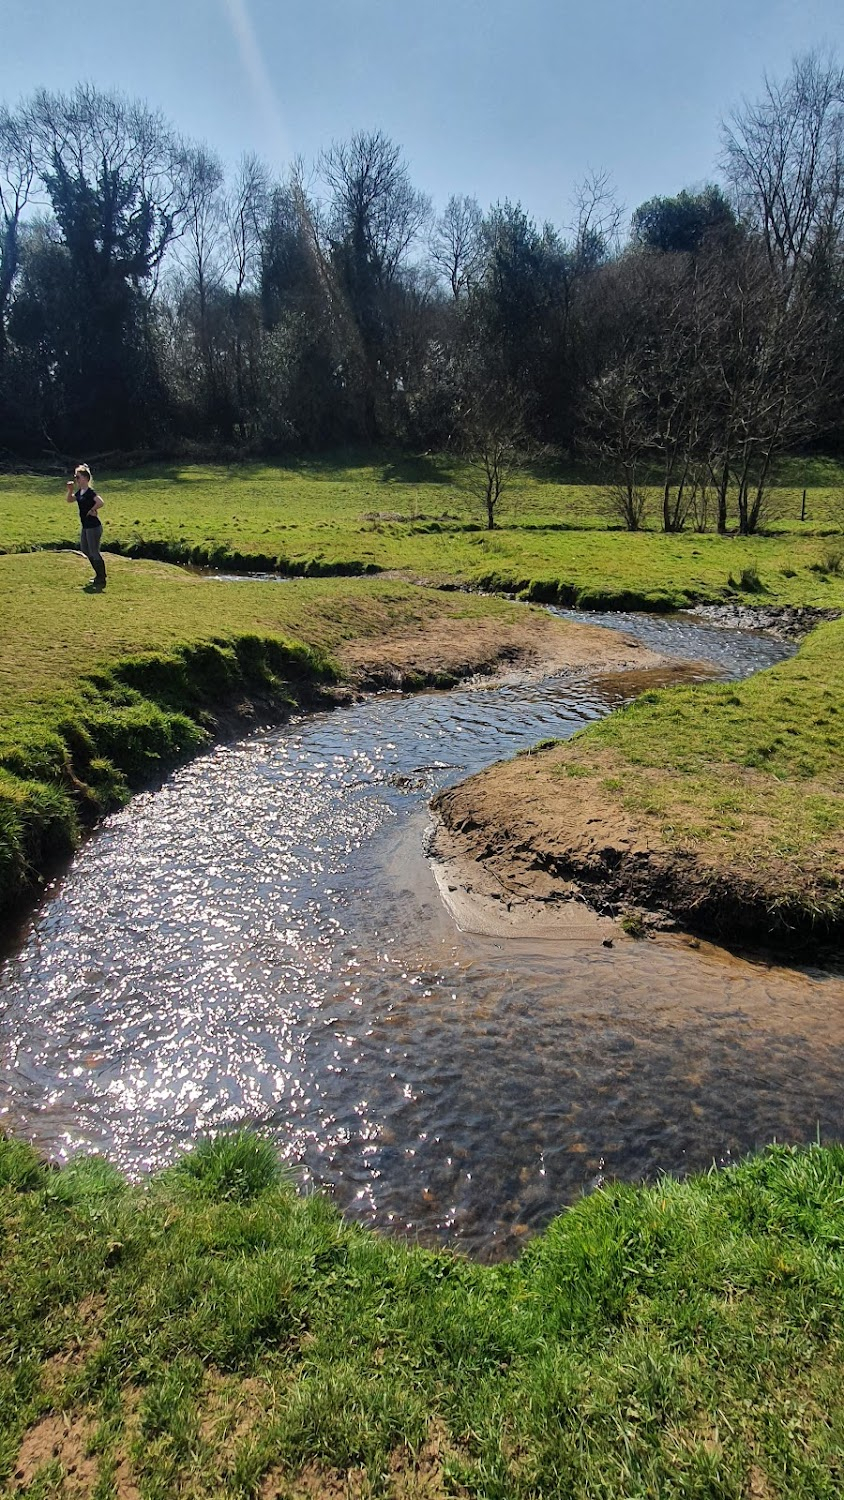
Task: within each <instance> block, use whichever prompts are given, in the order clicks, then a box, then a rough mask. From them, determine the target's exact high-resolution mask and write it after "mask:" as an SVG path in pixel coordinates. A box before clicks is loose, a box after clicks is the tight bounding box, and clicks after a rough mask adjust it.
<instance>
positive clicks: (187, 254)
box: [177, 146, 228, 407]
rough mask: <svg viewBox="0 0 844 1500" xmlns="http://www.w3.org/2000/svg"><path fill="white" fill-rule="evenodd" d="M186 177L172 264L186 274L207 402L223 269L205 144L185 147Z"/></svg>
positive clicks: (219, 211) (218, 172)
mask: <svg viewBox="0 0 844 1500" xmlns="http://www.w3.org/2000/svg"><path fill="white" fill-rule="evenodd" d="M184 171H185V178H186V190H185V208H184V233H183V236H182V239H181V242H180V244H179V246H178V250H177V262H178V264H179V266H180V267H181V269H182V272H183V274H184V275H185V277H186V279H187V280H186V286H185V288H184V299H183V300H186V301H187V302H188V304H192V306H193V308H194V311H195V316H194V319H193V321H194V322H195V327H196V334H197V337H198V341H199V353H200V357H201V361H202V369H203V371H204V377H205V382H206V386H207V396H208V401H209V404H210V405H211V406H212V407H213V405H214V399H215V398H214V391H215V385H216V372H215V359H214V352H215V351H214V341H213V339H212V333H211V301H212V299H213V298H214V297H215V296H216V295H217V294H218V293H219V291H220V288H221V286H222V284H223V279H224V276H225V273H226V269H227V260H228V253H227V245H226V227H227V226H226V213H225V200H224V197H223V180H224V179H223V168H222V165H221V163H220V161H219V158H218V157H217V156H215V155H214V154H213V152H211V151H209V150H208V149H207V147H205V146H191V147H186V148H185V153H184Z"/></svg>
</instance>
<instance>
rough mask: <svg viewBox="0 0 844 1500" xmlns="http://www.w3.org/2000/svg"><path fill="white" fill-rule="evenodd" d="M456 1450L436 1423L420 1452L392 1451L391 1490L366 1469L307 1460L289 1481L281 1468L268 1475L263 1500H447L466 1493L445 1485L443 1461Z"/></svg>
mask: <svg viewBox="0 0 844 1500" xmlns="http://www.w3.org/2000/svg"><path fill="white" fill-rule="evenodd" d="M456 1452H457V1450H456V1449H455V1447H454V1444H453V1443H451V1441H450V1440H449V1438H448V1436H447V1434H446V1433H445V1432H444V1431H443V1430H442V1429H441V1428H440V1427H439V1426H438V1425H437V1424H436V1423H433V1424H432V1426H431V1430H430V1433H429V1436H428V1441H427V1442H426V1443H425V1444H424V1445H423V1446H422V1448H420V1450H419V1452H418V1453H412V1452H411V1451H410V1450H409V1449H407V1448H397V1449H395V1450H394V1451H393V1453H392V1454H391V1455H390V1465H389V1473H388V1476H387V1477H386V1489H385V1488H384V1485H383V1483H382V1482H381V1476H379V1483H378V1484H374V1483H373V1481H372V1479H371V1478H370V1476H369V1475H368V1474H367V1472H366V1469H349V1470H348V1471H345V1472H344V1471H342V1470H340V1469H330V1468H329V1467H328V1466H327V1465H326V1464H319V1463H314V1464H308V1465H307V1466H306V1467H305V1468H304V1469H303V1470H302V1471H301V1472H300V1473H299V1474H297V1476H296V1478H295V1479H286V1478H285V1477H284V1475H283V1473H282V1472H281V1470H278V1469H272V1470H270V1472H269V1473H268V1474H266V1475H265V1476H264V1481H263V1483H262V1485H261V1500H369V1497H370V1496H374V1495H376V1494H379V1495H383V1494H384V1493H386V1494H387V1495H389V1496H390V1500H446V1496H460V1495H465V1494H466V1493H467V1492H466V1490H464V1489H463V1487H462V1485H457V1486H455V1484H454V1482H453V1481H450V1482H449V1483H446V1479H445V1472H444V1460H445V1459H446V1458H447V1457H448V1456H449V1455H452V1456H453V1455H455V1454H456Z"/></svg>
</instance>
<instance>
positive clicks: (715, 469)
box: [701, 239, 830, 535]
mask: <svg viewBox="0 0 844 1500" xmlns="http://www.w3.org/2000/svg"><path fill="white" fill-rule="evenodd" d="M701 298H702V300H703V301H704V302H708V304H709V309H710V313H711V315H710V317H709V319H708V323H707V327H706V330H705V337H704V341H703V348H702V354H701V363H702V368H703V376H704V380H705V388H706V390H707V392H708V396H709V420H708V424H707V432H706V445H707V467H708V470H709V473H710V475H711V478H712V481H713V484H714V486H715V489H716V493H717V498H718V529H719V531H723V530H725V529H726V517H727V496H728V492H729V491H730V490H732V491H734V493H735V495H736V501H737V506H738V519H739V531H740V532H742V533H743V534H745V535H749V534H751V533H753V532H755V531H758V529H759V527H760V525H761V523H762V521H763V520H764V515H765V507H766V504H767V500H768V494H769V487H770V479H771V471H772V467H773V463H774V460H775V459H776V458H777V457H778V455H779V454H781V453H782V452H784V451H786V450H787V449H788V447H789V446H790V445H793V444H794V443H795V442H799V441H801V440H805V438H806V437H808V436H809V434H810V433H811V431H812V428H813V424H814V421H815V419H816V414H817V411H818V403H819V398H820V395H821V393H822V392H823V390H824V387H825V386H826V385H827V384H828V376H829V375H830V371H829V364H828V361H829V352H828V346H826V345H825V343H824V340H823V337H822V332H823V324H824V318H825V313H824V309H823V305H822V303H821V302H819V300H818V298H817V297H816V296H815V295H814V290H813V288H812V286H811V284H810V283H809V282H801V283H799V284H795V285H794V286H793V287H792V289H791V291H790V293H789V294H788V295H784V293H783V288H782V283H781V280H780V276H779V272H778V270H777V269H776V268H773V267H772V266H771V263H770V260H769V258H768V255H767V252H766V249H765V247H764V246H763V245H760V244H759V242H758V241H756V240H753V239H748V240H746V241H745V242H744V243H742V244H741V245H739V246H738V247H734V248H733V249H732V250H731V251H730V252H729V253H728V254H724V255H713V257H712V258H711V260H710V261H709V263H708V264H707V265H706V266H705V267H704V275H703V278H702V283H701Z"/></svg>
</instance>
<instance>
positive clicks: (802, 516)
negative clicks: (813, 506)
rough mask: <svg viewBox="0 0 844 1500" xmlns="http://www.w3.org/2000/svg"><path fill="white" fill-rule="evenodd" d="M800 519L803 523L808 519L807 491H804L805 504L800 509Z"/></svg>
mask: <svg viewBox="0 0 844 1500" xmlns="http://www.w3.org/2000/svg"><path fill="white" fill-rule="evenodd" d="M800 519H801V521H805V519H806V491H805V490H804V491H803V504H802V505H801V507H800Z"/></svg>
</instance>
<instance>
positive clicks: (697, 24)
mask: <svg viewBox="0 0 844 1500" xmlns="http://www.w3.org/2000/svg"><path fill="white" fill-rule="evenodd" d="M0 39H1V44H0V97H2V98H3V99H5V100H6V101H7V102H8V103H13V102H15V101H16V100H17V99H18V98H20V97H21V96H24V95H26V94H27V93H29V92H31V91H32V90H33V89H35V88H37V87H39V86H44V87H47V88H51V89H55V88H67V87H70V86H72V85H73V83H74V82H75V81H77V80H78V79H85V80H92V81H94V82H95V83H97V84H98V85H99V86H100V87H102V88H103V89H121V90H123V91H124V92H126V93H129V94H133V95H138V96H141V97H143V98H144V99H146V100H147V101H148V102H149V103H150V104H152V105H154V106H156V107H158V108H160V109H161V110H162V111H163V112H164V113H165V114H166V115H167V116H168V117H169V118H170V119H171V120H172V121H173V122H174V123H175V124H176V125H177V126H178V127H179V129H180V130H182V131H183V132H184V133H185V134H187V135H190V136H193V137H194V138H196V139H200V140H204V141H206V142H207V143H208V144H209V145H211V146H213V147H214V148H216V149H217V150H218V151H219V153H220V154H221V156H222V157H223V158H224V160H226V161H227V162H230V163H233V162H234V161H235V160H236V158H237V157H238V156H239V155H240V153H241V152H243V151H246V150H257V151H258V152H259V153H260V154H261V155H263V156H264V157H265V158H266V159H267V160H268V162H269V163H270V165H271V166H272V167H274V168H275V169H277V170H279V171H282V170H283V168H284V166H285V164H286V163H287V162H288V161H289V160H290V159H291V157H292V156H294V155H295V154H301V155H303V156H304V157H305V158H306V159H310V158H312V157H314V156H315V155H316V153H317V152H318V151H319V149H320V147H321V146H325V145H329V144H330V143H331V141H332V140H335V139H342V138H344V137H347V136H349V135H350V134H352V132H353V131H355V130H358V129H372V128H376V127H380V128H382V129H383V130H385V131H386V133H387V134H388V135H390V136H391V137H392V138H393V139H394V140H395V141H398V142H399V143H400V144H401V145H402V147H403V148H404V151H405V155H406V158H407V160H408V162H409V165H410V169H411V175H412V177H413V180H414V183H415V184H416V186H417V187H419V188H422V189H423V190H424V191H426V192H428V193H429V194H431V196H432V197H433V199H434V201H435V203H436V204H437V205H439V206H441V205H442V204H443V203H444V202H445V200H446V198H447V197H448V196H449V194H450V193H453V192H457V193H462V192H466V193H474V194H476V195H477V197H478V198H479V200H480V202H481V204H482V206H484V207H486V206H487V205H488V204H489V203H490V202H493V201H494V200H496V199H503V198H505V197H510V198H512V199H520V200H521V202H522V203H523V205H524V207H525V208H526V209H527V210H528V211H529V212H530V213H531V214H532V215H533V216H534V217H535V218H537V219H538V220H542V219H545V218H548V219H551V220H552V221H553V222H554V223H556V224H558V225H565V224H566V223H567V222H568V220H569V219H570V217H571V196H572V192H573V189H574V186H575V184H576V183H577V181H578V180H580V179H581V178H582V177H583V175H584V173H585V172H586V171H587V169H590V168H591V169H595V170H606V171H608V172H609V173H610V174H611V176H612V178H613V180H614V182H615V184H616V186H617V188H618V191H619V195H620V197H621V200H622V202H623V203H624V204H625V205H626V206H627V209H628V210H631V209H632V208H634V207H635V206H636V205H637V204H638V203H640V202H642V201H643V200H644V199H645V198H649V197H651V196H653V195H654V194H656V193H672V192H676V191H677V190H679V189H680V188H681V187H683V186H687V185H693V184H696V183H700V182H702V181H704V180H706V179H708V178H711V177H712V176H713V175H715V173H716V163H717V155H718V127H719V120H720V118H721V116H722V115H723V114H725V113H726V112H727V111H728V110H729V108H730V106H731V105H732V104H734V103H736V102H737V101H738V100H739V99H740V98H741V96H742V95H743V94H744V95H749V96H753V95H754V94H755V93H756V92H757V91H758V88H759V85H760V83H761V80H762V76H763V74H764V72H765V71H767V72H769V73H771V74H773V75H777V74H783V73H785V72H787V70H788V67H789V64H790V60H791V58H792V56H793V55H794V53H796V52H799V51H803V50H806V49H807V48H808V47H811V46H815V45H823V44H826V45H829V46H831V47H833V48H834V49H835V50H836V51H837V52H838V54H839V56H840V57H841V58H842V60H844V5H842V3H841V0H518V3H517V0H423V3H415V4H413V3H409V0H133V3H132V4H128V3H126V0H110V3H106V0H76V3H73V0H0Z"/></svg>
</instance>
